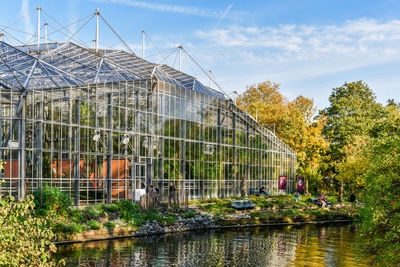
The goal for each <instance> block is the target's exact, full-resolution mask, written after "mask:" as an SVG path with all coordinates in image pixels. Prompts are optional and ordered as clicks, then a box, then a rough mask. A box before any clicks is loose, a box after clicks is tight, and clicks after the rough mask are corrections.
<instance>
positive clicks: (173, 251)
mask: <svg viewBox="0 0 400 267" xmlns="http://www.w3.org/2000/svg"><path fill="white" fill-rule="evenodd" d="M352 239H353V233H352V232H351V231H350V230H349V227H347V226H345V227H343V226H342V227H336V226H329V227H324V226H319V227H317V226H304V227H281V228H268V229H265V228H253V229H235V230H229V231H198V232H186V233H181V234H172V235H163V236H150V237H143V238H136V239H128V240H117V241H109V242H93V243H87V244H83V245H82V244H78V245H73V246H68V247H61V248H60V253H59V256H62V255H66V256H67V257H68V260H67V263H68V265H70V266H76V265H78V264H81V265H83V266H288V265H295V266H304V265H313V266H323V265H329V266H350V265H353V266H354V265H355V264H354V262H353V261H354V255H353V253H352V249H351V242H352Z"/></svg>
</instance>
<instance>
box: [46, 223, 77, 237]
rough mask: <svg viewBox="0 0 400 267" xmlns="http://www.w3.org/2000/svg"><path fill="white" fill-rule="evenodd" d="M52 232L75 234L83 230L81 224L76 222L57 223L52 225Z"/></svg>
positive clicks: (66, 234) (67, 234) (65, 234)
mask: <svg viewBox="0 0 400 267" xmlns="http://www.w3.org/2000/svg"><path fill="white" fill-rule="evenodd" d="M53 231H54V233H60V234H61V235H63V236H70V235H76V234H79V233H81V232H82V231H83V225H80V224H77V223H74V222H72V223H68V224H64V223H57V224H56V225H54V227H53Z"/></svg>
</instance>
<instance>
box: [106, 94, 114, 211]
mask: <svg viewBox="0 0 400 267" xmlns="http://www.w3.org/2000/svg"><path fill="white" fill-rule="evenodd" d="M107 98H108V106H107V121H108V125H107V126H108V142H107V178H106V179H107V203H111V202H112V150H113V149H112V148H113V142H112V140H113V133H112V131H111V129H112V123H113V121H112V106H111V105H112V96H111V93H110V94H108V95H107Z"/></svg>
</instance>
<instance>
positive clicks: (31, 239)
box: [0, 184, 57, 266]
mask: <svg viewBox="0 0 400 267" xmlns="http://www.w3.org/2000/svg"><path fill="white" fill-rule="evenodd" d="M0 186H1V184H0ZM14 200H15V199H14V198H13V197H9V198H4V197H3V196H2V195H0V240H1V243H0V265H1V266H52V265H56V263H55V262H54V261H51V260H50V256H51V253H52V252H55V251H56V250H57V248H56V246H55V245H54V244H53V243H52V242H51V240H52V239H53V238H54V233H53V232H52V231H51V230H50V229H48V228H46V227H45V226H46V221H45V220H44V219H42V218H37V217H36V218H35V217H34V213H35V211H34V207H35V204H34V200H33V196H27V197H26V200H25V201H19V202H14Z"/></svg>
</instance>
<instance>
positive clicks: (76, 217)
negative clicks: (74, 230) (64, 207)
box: [69, 209, 85, 223]
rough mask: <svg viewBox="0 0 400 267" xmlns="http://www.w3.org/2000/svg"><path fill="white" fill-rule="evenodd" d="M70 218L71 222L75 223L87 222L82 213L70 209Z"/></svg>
mask: <svg viewBox="0 0 400 267" xmlns="http://www.w3.org/2000/svg"><path fill="white" fill-rule="evenodd" d="M69 216H70V217H71V221H73V222H75V223H83V222H84V221H85V218H84V216H83V214H82V211H80V210H77V209H70V210H69Z"/></svg>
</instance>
